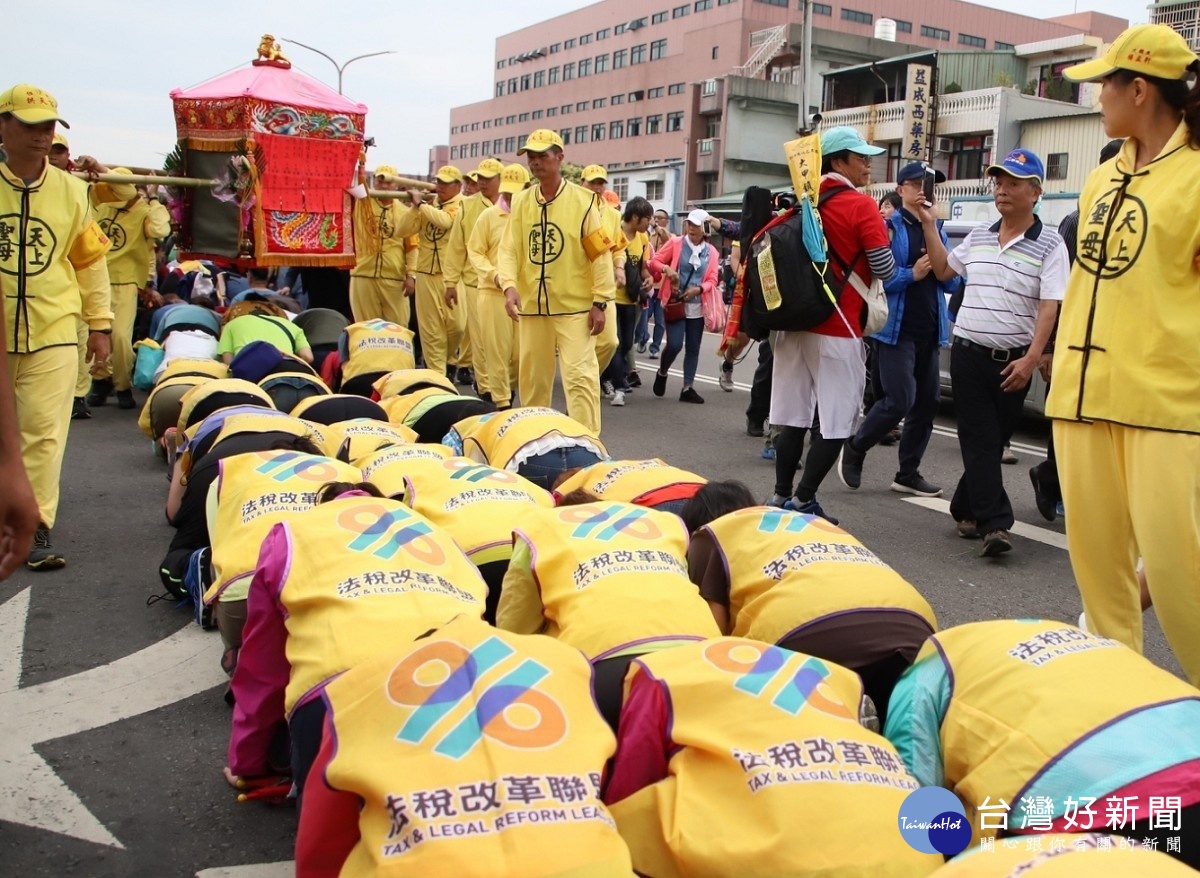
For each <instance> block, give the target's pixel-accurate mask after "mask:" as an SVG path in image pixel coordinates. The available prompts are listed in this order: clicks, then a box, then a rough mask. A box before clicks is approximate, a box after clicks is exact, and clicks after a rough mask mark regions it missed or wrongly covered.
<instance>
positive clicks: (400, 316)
mask: <svg viewBox="0 0 1200 878" xmlns="http://www.w3.org/2000/svg"><path fill="white" fill-rule="evenodd" d="M350 313H352V314H353V315H354V322H355V323H362V322H363V321H364V320H387V321H388V322H390V323H399V324H400V325H401V326H404V327H407V326H408V317H409V312H408V297H407V296H405V295H404V281H402V280H390V279H388V278H382V277H356V276H354V275H351V276H350Z"/></svg>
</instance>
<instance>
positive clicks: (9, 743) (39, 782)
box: [0, 589, 225, 848]
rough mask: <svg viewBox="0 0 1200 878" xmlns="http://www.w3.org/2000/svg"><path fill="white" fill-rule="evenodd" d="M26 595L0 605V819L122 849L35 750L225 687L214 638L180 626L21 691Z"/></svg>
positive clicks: (27, 594)
mask: <svg viewBox="0 0 1200 878" xmlns="http://www.w3.org/2000/svg"><path fill="white" fill-rule="evenodd" d="M28 592H29V590H28V589H25V590H24V591H22V592H21V593H19V594H18V595H16V596H15V597H13V598H11V599H10V600H8V601H7V602H5V603H4V604H3V605H0V685H2V688H0V766H2V768H3V770H2V771H0V820H7V821H9V822H11V823H17V824H20V825H22V826H32V827H35V828H38V829H46V830H49V831H51V832H58V833H62V834H63V835H70V836H73V837H75V838H81V839H83V840H84V841H90V842H94V843H96V844H103V845H109V846H111V847H116V848H122V847H123V845H122V844H121V842H120V841H118V840H117V839H116V838H115V837H114V836H113V835H112V833H110V832H109V831H108V829H106V828H105V826H104V824H102V823H101V822H100V821H99V820H98V819H96V817H95V815H93V814H92V813H91V811H89V810H88V809H87V807H86V806H85V805H84V804H83V802H82V801H81V800H80V799H79V797H78V796H77V795H76V794H75V793H74V792H73V791H72V790H71V789H70V787H68V786H67V785H66V784H65V783H64V782H63V781H62V779H61V778H59V777H58V775H57V774H55V773H54V769H53V768H51V767H50V765H49V764H47V763H46V761H45V760H44V759H42V757H41V756H39V755H38V754H37V753H36V752H35V751H34V749H33V748H34V745H36V744H40V743H42V742H43V741H50V740H54V739H55V738H62V737H66V736H67V735H73V734H76V733H77V732H84V731H88V730H89V729H96V728H100V727H102V726H106V725H109V724H110V723H115V722H118V721H120V720H123V719H127V718H129V717H132V716H137V715H139V714H142V713H146V712H148V711H151V710H155V709H157V708H159V707H164V706H166V705H168V704H174V703H175V702H176V701H182V700H184V699H185V698H191V697H192V696H193V695H195V694H196V693H198V692H203V691H205V690H206V689H211V688H212V687H214V686H216V685H218V684H220V683H221V682H223V681H224V680H225V674H224V672H223V671H222V670H221V668H220V664H219V659H220V652H221V643H220V639H219V638H217V637H215V636H213V635H211V634H205V633H204V632H203V631H201V630H200V629H199V628H198V627H196V626H194V625H187V626H185V627H184V628H181V629H180V630H179V631H176V632H175V633H174V634H172V635H171V636H170V637H167V638H165V639H164V640H160V641H159V642H158V643H155V644H152V645H151V646H148V647H146V648H145V649H142V650H139V651H138V652H135V653H133V654H132V655H127V656H125V657H124V658H121V659H118V660H116V661H114V662H110V663H109V664H107V665H101V666H100V667H96V668H91V669H89V670H86V671H81V672H80V673H78V674H72V675H71V676H69V677H63V678H61V679H58V680H52V681H50V682H49V683H42V684H39V685H37V686H30V687H28V688H25V689H21V688H18V686H19V680H20V666H21V655H22V653H23V651H24V641H25V621H26V615H27V613H28V612H29V593H28ZM14 669H15V671H14Z"/></svg>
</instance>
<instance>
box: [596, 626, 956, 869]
mask: <svg viewBox="0 0 1200 878" xmlns="http://www.w3.org/2000/svg"><path fill="white" fill-rule="evenodd" d="M639 675H646V676H647V677H648V678H649V679H651V680H654V681H655V682H656V683H657V684H658V685H659V686H660V687H661V688H662V689H663V690H664V695H665V698H664V700H665V702H666V704H667V705H669V709H670V724H669V726H668V729H667V734H668V735H669V736H670V752H671V756H670V762H669V764H668V772H669V773H668V776H667V777H666V778H664V779H663V780H660V781H658V782H657V783H654V784H651V785H650V786H648V787H645V788H643V789H641V790H639V791H638V792H636V793H634V794H633V795H631V796H628V797H627V798H625V799H622V800H621V801H620V802H617V803H616V804H614V805H612V806H611V808H612V813H613V816H614V817H615V818H616V820H617V827H618V828H619V829H620V830H621V835H622V837H623V838H624V839H625V841H626V843H628V845H629V849H630V851H631V852H632V854H633V867H634V869H636V870H637V871H638V872H639V873H642V874H646V875H654V876H655V878H673V876H692V875H697V876H698V875H709V876H716V875H737V876H738V878H758V876H762V878H792V876H795V878H809V876H821V878H861V876H872V878H875V876H883V878H921V876H925V875H929V874H931V873H933V872H934V870H935V869H936V868H937V867H938V866H939V865H940V864H941V862H942V858H941V857H940V856H937V855H929V854H922V853H919V852H918V851H916V850H914V849H912V848H910V847H909V846H908V844H907V843H906V842H905V841H904V839H903V838H902V837H901V835H900V833H899V831H898V830H897V828H896V827H897V823H896V821H897V815H898V814H899V812H900V805H901V803H902V802H903V801H904V799H905V797H906V796H908V794H909V793H910V792H912V791H913V790H915V789H917V787H918V784H917V782H916V781H915V780H913V778H912V776H911V775H909V773H908V771H907V770H906V769H905V767H904V762H903V760H902V759H901V758H900V756H899V754H897V753H896V750H895V748H893V747H892V745H891V744H890V743H888V741H887V740H886V739H885V738H883V737H882V736H881V735H877V734H875V733H874V732H870V731H868V730H867V729H865V728H863V727H862V725H860V724H859V721H858V715H859V705H860V703H861V701H862V684H861V682H860V681H859V679H858V676H857V675H856V674H854V673H853V672H851V671H848V670H846V669H845V668H842V667H840V666H838V665H835V664H833V663H831V662H826V661H823V660H821V659H818V658H813V657H811V656H807V655H804V654H803V653H795V652H790V651H788V650H784V649H780V648H779V647H774V646H767V645H766V644H762V643H758V642H756V641H752V640H742V639H739V638H734V637H722V638H719V639H715V640H709V641H706V642H703V643H692V644H686V645H684V646H680V647H677V648H675V649H668V650H663V651H661V652H655V653H651V654H649V655H645V656H641V657H640V658H638V659H636V660H635V661H634V662H633V664H632V666H631V670H630V673H629V675H628V676H627V677H626V689H627V691H628V688H629V686H630V685H631V683H632V681H633V680H634V679H636V677H637V676H639ZM617 758H618V767H617V770H618V771H619V770H620V763H619V760H620V758H621V757H620V754H618V757H617ZM800 827H803V829H800Z"/></svg>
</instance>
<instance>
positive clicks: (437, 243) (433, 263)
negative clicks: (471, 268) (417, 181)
mask: <svg viewBox="0 0 1200 878" xmlns="http://www.w3.org/2000/svg"><path fill="white" fill-rule="evenodd" d="M462 203H463V197H462V195H455V196H454V197H453V198H451V199H450V200H449V201H447V202H446V203H445V204H439V205H438V206H436V207H435V206H434V205H432V204H422V205H421V207H420V208H419V209H418V210H417V211H415V212H414V211H413V210H412V209H411V208H408V209H406V210H405V211H404V212H403V214H402V215H401V219H400V228H401V231H403V232H404V233H405V234H416V235H417V236H418V239H419V243H418V244H417V273H418V274H434V275H440V274H441V273H442V260H443V258H444V257H445V250H446V245H447V244H448V243H449V241H450V233H451V232H452V231H454V225H453V222H454V221H456V218H457V217H458V213H459V211H460V210H461V209H462ZM428 211H441V212H442V213H444V214H445V215H446V216H448V217H450V219H451V225H450V226H449V227H448V228H445V229H443V228H441V227H440V226H439V225H438V224H437V223H433V222H430V221H429V220H428V218H427V217H426V216H425V214H426V213H427V212H428Z"/></svg>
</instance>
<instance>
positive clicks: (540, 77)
mask: <svg viewBox="0 0 1200 878" xmlns="http://www.w3.org/2000/svg"><path fill="white" fill-rule="evenodd" d="M545 84H546V71H545V70H539V71H538V72H537V73H535V74H533V87H534V88H541V87H542V86H543V85H545Z"/></svg>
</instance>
